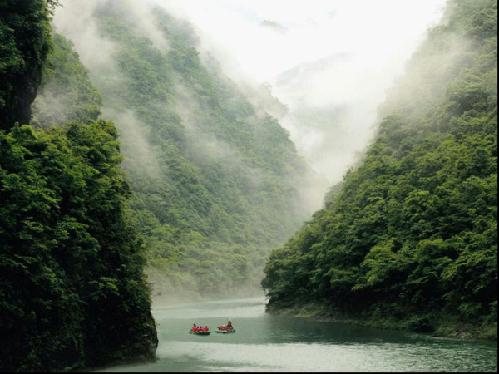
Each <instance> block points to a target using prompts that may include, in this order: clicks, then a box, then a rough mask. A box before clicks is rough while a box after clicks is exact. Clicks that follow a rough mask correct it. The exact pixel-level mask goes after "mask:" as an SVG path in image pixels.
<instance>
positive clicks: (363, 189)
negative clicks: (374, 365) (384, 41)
mask: <svg viewBox="0 0 499 374" xmlns="http://www.w3.org/2000/svg"><path fill="white" fill-rule="evenodd" d="M496 13H497V4H496V2H495V1H491V0H479V1H475V0H473V1H471V0H453V1H450V2H449V4H448V8H447V11H446V14H445V17H444V20H443V22H442V23H441V24H440V25H438V26H436V27H434V28H432V29H430V30H429V32H428V35H427V40H426V41H425V42H424V43H423V45H422V46H421V47H420V48H419V50H418V51H417V52H416V53H415V54H414V56H413V57H412V60H411V62H410V63H409V64H408V66H407V69H406V73H405V77H404V78H402V79H401V80H400V82H398V83H397V84H396V85H395V86H394V87H393V88H392V89H391V91H390V93H389V95H388V98H387V100H386V102H385V103H384V104H383V105H382V107H381V108H380V114H381V116H382V120H381V123H380V125H379V130H378V133H377V135H376V138H375V140H374V142H373V143H372V144H371V145H370V146H369V148H368V150H367V152H366V154H365V155H364V157H363V160H362V162H360V164H359V165H358V166H357V167H355V168H352V169H351V170H350V171H349V172H348V173H347V174H346V175H345V177H344V179H343V181H342V183H341V184H340V185H339V186H336V187H335V189H334V191H332V192H331V193H330V194H329V195H328V202H327V204H326V206H325V207H324V209H322V210H320V211H318V212H317V213H315V215H314V217H313V219H312V220H311V221H310V222H308V223H307V224H306V225H305V226H304V227H303V228H302V229H301V230H300V231H298V232H297V233H296V234H295V236H294V237H293V238H292V239H291V240H290V241H289V242H288V243H287V244H286V245H284V246H283V247H281V248H280V249H277V250H275V251H274V252H273V253H272V254H271V256H270V260H269V261H268V263H267V265H266V269H265V273H266V277H265V279H264V281H263V285H264V286H265V288H267V289H268V294H269V296H270V301H269V309H270V310H276V311H277V310H280V309H286V308H296V307H298V308H300V307H303V306H305V305H307V304H317V305H319V306H320V307H318V308H319V309H320V310H322V311H323V312H325V313H327V314H329V315H332V316H334V317H336V318H346V319H356V320H360V321H364V323H375V324H376V325H378V326H379V325H390V326H399V327H400V326H402V327H407V328H410V329H413V330H416V331H437V332H438V333H441V334H461V333H465V334H472V335H477V336H488V337H494V336H496V326H497V207H496V205H497V83H496V81H497V39H496V30H497V20H496Z"/></svg>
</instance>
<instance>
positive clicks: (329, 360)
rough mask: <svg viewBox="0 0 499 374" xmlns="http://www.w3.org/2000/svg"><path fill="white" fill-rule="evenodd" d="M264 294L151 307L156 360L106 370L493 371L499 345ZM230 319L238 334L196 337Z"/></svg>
mask: <svg viewBox="0 0 499 374" xmlns="http://www.w3.org/2000/svg"><path fill="white" fill-rule="evenodd" d="M264 303H265V302H264V300H263V299H239V300H228V301H227V300H225V301H220V302H205V303H197V304H183V305H176V306H172V307H168V308H159V307H157V308H155V309H154V310H153V314H154V317H155V318H156V322H157V324H158V338H159V345H158V350H157V356H158V360H157V361H156V362H153V363H146V364H137V365H127V366H118V367H113V368H108V369H106V371H497V343H495V342H476V341H460V340H454V339H442V338H433V337H429V336H425V335H419V334H412V333H404V332H392V331H382V330H377V329H372V328H365V327H356V326H351V325H347V324H342V323H336V322H316V321H311V320H306V319H300V318H288V317H286V318H283V317H275V316H269V315H266V314H265V313H264V307H265V304H264ZM227 319H230V320H231V321H232V322H233V324H234V326H235V328H236V333H235V334H227V335H223V334H216V333H212V335H210V336H193V335H191V334H189V333H188V331H189V329H190V327H191V326H192V323H193V322H196V323H198V324H203V325H205V324H206V325H208V326H210V328H211V329H212V330H214V329H215V328H216V326H217V325H219V324H222V323H224V322H226V321H227Z"/></svg>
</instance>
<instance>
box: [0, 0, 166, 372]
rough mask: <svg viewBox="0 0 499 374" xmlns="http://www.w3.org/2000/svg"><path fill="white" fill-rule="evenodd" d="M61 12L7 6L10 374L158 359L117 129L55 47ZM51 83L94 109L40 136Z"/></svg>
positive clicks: (4, 100)
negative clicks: (53, 15)
mask: <svg viewBox="0 0 499 374" xmlns="http://www.w3.org/2000/svg"><path fill="white" fill-rule="evenodd" d="M54 5H55V4H51V3H49V4H48V6H47V3H46V2H45V1H43V0H30V1H26V2H23V4H22V5H20V4H18V2H16V1H3V2H1V3H0V14H1V18H0V41H1V43H0V80H1V82H2V86H0V99H1V100H0V123H1V124H2V125H1V126H0V127H1V129H2V130H0V201H1V204H0V237H1V242H0V274H1V277H0V316H1V319H0V370H2V371H46V370H50V371H53V370H70V369H77V368H81V367H94V366H99V365H103V364H104V363H106V364H107V363H111V362H117V361H121V360H124V359H126V360H130V359H134V358H135V359H137V358H147V359H151V358H154V356H155V350H156V345H157V337H156V328H155V322H154V320H153V318H152V315H151V310H150V304H151V300H150V295H149V289H148V286H147V283H146V279H145V276H144V273H143V268H144V263H145V258H144V253H143V246H142V244H141V242H140V239H139V236H138V234H137V232H136V231H135V229H134V227H133V225H132V224H131V223H130V219H129V216H128V214H127V206H128V201H129V198H130V194H131V193H130V188H129V186H128V184H127V182H126V181H125V175H124V173H123V170H122V169H121V166H120V163H121V159H122V156H121V153H120V148H119V143H118V141H117V132H116V128H115V126H114V124H113V123H112V122H108V121H103V120H97V115H98V113H99V97H98V96H97V95H95V90H94V89H93V88H92V85H91V83H90V81H89V80H88V77H87V75H86V72H85V70H84V68H83V67H82V66H81V64H79V62H78V60H77V58H76V56H75V55H74V53H71V52H70V50H69V49H68V48H69V47H68V44H67V42H64V41H63V40H62V39H61V38H60V37H55V38H54V40H52V37H51V27H50V12H51V10H52V8H51V7H52V6H54ZM47 55H50V57H49V58H48V59H47ZM62 55H64V57H63V56H62ZM59 63H61V65H60V67H61V69H63V71H66V72H67V71H71V72H74V75H75V77H74V78H67V77H66V75H65V74H63V75H61V74H62V73H58V72H56V70H57V68H58V67H59V65H57V66H54V64H59ZM52 79H58V80H60V81H65V80H67V79H69V80H71V83H73V84H74V87H76V88H78V90H81V92H80V93H75V95H76V96H75V100H77V98H78V97H81V96H78V95H83V96H84V97H86V98H87V99H88V102H87V103H86V104H85V103H83V102H75V103H74V104H73V108H72V109H74V110H75V114H74V115H72V116H69V117H67V118H64V120H65V121H67V122H64V123H57V124H55V123H53V124H54V126H53V127H51V128H39V127H38V126H36V125H35V121H34V120H33V123H32V122H31V104H32V102H33V100H34V99H35V97H36V95H37V90H38V87H39V86H40V84H42V90H43V88H44V87H46V85H47V84H48V83H47V80H52ZM3 82H6V84H5V85H4V84H3ZM40 105H41V103H40ZM48 105H50V102H49V103H48ZM33 117H34V118H37V121H45V120H47V121H51V120H52V119H53V118H54V117H50V116H49V115H48V114H47V112H45V111H41V110H39V109H36V108H35V115H34V116H33ZM50 123H51V124H52V122H50Z"/></svg>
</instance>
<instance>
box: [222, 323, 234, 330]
mask: <svg viewBox="0 0 499 374" xmlns="http://www.w3.org/2000/svg"><path fill="white" fill-rule="evenodd" d="M233 328H234V327H233V326H232V322H231V321H229V322H227V324H226V325H221V326H218V329H219V330H221V331H232V329H233Z"/></svg>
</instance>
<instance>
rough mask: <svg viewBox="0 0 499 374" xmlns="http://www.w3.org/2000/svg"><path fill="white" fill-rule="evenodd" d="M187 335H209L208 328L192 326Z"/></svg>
mask: <svg viewBox="0 0 499 374" xmlns="http://www.w3.org/2000/svg"><path fill="white" fill-rule="evenodd" d="M189 333H190V334H194V335H210V328H209V327H208V326H192V328H191V330H190V331H189Z"/></svg>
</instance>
